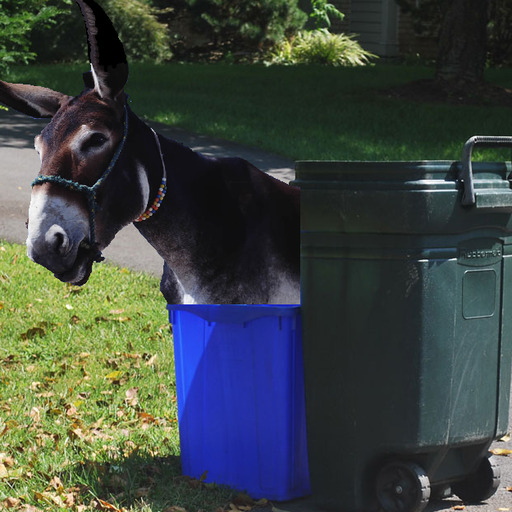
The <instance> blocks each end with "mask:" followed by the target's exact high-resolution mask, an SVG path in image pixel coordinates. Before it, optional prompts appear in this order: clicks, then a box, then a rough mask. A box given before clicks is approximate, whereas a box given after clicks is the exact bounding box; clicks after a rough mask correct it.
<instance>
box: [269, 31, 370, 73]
mask: <svg viewBox="0 0 512 512" xmlns="http://www.w3.org/2000/svg"><path fill="white" fill-rule="evenodd" d="M372 58H376V56H375V55H373V54H372V53H370V52H368V51H366V50H364V49H363V48H362V47H361V46H360V45H359V43H358V42H357V41H356V40H355V36H353V35H346V34H331V33H330V32H329V31H328V30H327V29H318V30H312V31H304V32H300V33H299V34H298V35H297V36H296V37H295V38H294V39H291V40H285V41H283V42H282V43H280V44H279V45H278V46H277V47H276V49H275V50H274V51H273V52H272V54H271V63H272V64H323V65H329V66H364V65H366V64H368V63H369V62H370V59H372Z"/></svg>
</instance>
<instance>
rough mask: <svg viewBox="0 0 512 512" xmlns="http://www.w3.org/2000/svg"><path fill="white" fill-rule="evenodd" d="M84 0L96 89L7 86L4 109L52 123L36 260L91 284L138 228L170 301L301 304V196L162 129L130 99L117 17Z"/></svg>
mask: <svg viewBox="0 0 512 512" xmlns="http://www.w3.org/2000/svg"><path fill="white" fill-rule="evenodd" d="M75 1H76V3H77V4H78V5H79V7H80V9H81V12H82V15H83V17H84V20H85V26H86V32H87V36H88V43H89V60H90V63H91V71H90V72H87V73H85V74H84V86H85V87H84V91H83V92H82V93H81V94H80V95H79V96H76V97H70V96H67V95H65V94H62V93H59V92H56V91H52V90H49V89H46V88H43V87H38V86H32V85H25V84H10V83H7V82H3V81H0V102H2V103H4V104H6V105H8V106H10V107H12V108H14V109H16V110H19V111H20V112H22V113H25V114H27V115H30V116H32V117H50V118H51V121H50V122H49V124H48V125H47V126H46V127H45V129H44V130H43V131H42V133H41V135H39V136H38V137H36V144H35V145H36V149H37V150H38V152H39V154H40V158H41V169H40V173H39V175H38V177H37V178H36V180H35V181H34V183H33V190H32V197H31V203H30V209H29V223H28V228H29V230H28V238H27V252H28V255H29V257H30V258H31V259H33V260H34V261H36V262H38V263H40V264H41V265H43V266H45V267H46V268H48V269H49V270H50V271H52V272H53V273H54V274H55V276H56V277H57V278H59V279H61V280H62V281H66V282H71V283H74V284H78V285H82V284H85V283H86V282H87V280H88V278H89V275H90V273H91V271H92V266H93V262H94V261H100V260H101V259H102V258H101V251H102V250H103V249H104V248H105V247H107V246H108V244H109V243H110V242H111V241H112V240H113V238H114V237H115V235H116V233H117V232H118V231H119V230H120V229H122V228H123V227H124V226H126V225H128V224H130V223H132V222H135V221H136V222H135V226H136V228H137V229H138V230H139V232H140V233H141V234H142V236H144V237H145V238H146V239H147V240H148V242H149V243H150V244H151V245H152V246H153V247H154V248H155V249H156V251H157V252H158V253H159V254H160V256H161V257H162V258H163V259H164V268H163V275H162V280H161V291H162V293H163V295H164V297H165V299H166V300H167V301H168V302H169V303H171V304H178V303H215V304H226V303H246V304H265V303H298V302H299V288H300V286H299V274H300V271H299V191H298V189H297V188H295V187H292V186H290V185H287V184H285V183H283V182H280V181H279V180H277V179H275V178H273V177H271V176H269V175H267V174H265V173H263V172H262V171H260V170H258V169H257V168H256V167H254V166H253V165H251V164H250V163H249V162H247V161H245V160H243V159H240V158H212V157H206V156H204V155H202V154H200V153H197V152H194V151H193V150H191V149H190V148H188V147H186V146H184V145H182V144H180V143H178V142H175V141H173V140H170V139H167V138H165V137H163V136H162V135H159V134H156V133H155V132H154V131H153V130H152V129H151V128H150V127H149V126H147V125H146V124H145V123H144V122H143V121H142V120H141V119H139V118H138V117H137V116H136V115H135V114H134V113H133V111H132V110H131V109H130V107H129V106H128V104H127V96H126V94H125V92H124V86H125V84H126V81H127V79H128V64H127V60H126V56H125V53H124V49H123V45H122V43H121V42H120V40H119V38H118V36H117V33H116V31H115V29H114V27H113V25H112V23H111V21H110V20H109V18H108V16H107V15H106V13H105V12H104V11H103V9H102V8H101V7H100V6H99V5H98V4H97V3H96V2H95V1H93V0H75Z"/></svg>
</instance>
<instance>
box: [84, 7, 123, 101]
mask: <svg viewBox="0 0 512 512" xmlns="http://www.w3.org/2000/svg"><path fill="white" fill-rule="evenodd" d="M76 3H77V4H78V6H79V7H80V10H81V11H82V16H83V17H84V20H85V28H86V30H87V40H88V43H89V61H90V62H91V68H92V74H93V77H94V85H95V89H96V90H97V91H98V93H99V95H100V96H101V97H102V98H110V99H115V98H116V97H118V96H119V94H120V93H121V92H122V90H123V87H124V86H125V84H126V81H127V80H128V63H127V61H126V54H125V53H124V48H123V45H122V43H121V41H120V40H119V37H118V36H117V32H116V30H115V29H114V26H113V25H112V22H111V21H110V19H109V17H108V16H107V15H106V13H105V11H104V10H103V9H102V8H101V7H100V6H99V5H98V4H97V3H96V2H95V1H94V0H76Z"/></svg>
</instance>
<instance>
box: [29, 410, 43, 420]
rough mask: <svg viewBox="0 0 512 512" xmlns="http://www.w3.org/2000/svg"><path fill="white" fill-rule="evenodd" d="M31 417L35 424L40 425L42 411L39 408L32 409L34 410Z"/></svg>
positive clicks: (31, 411)
mask: <svg viewBox="0 0 512 512" xmlns="http://www.w3.org/2000/svg"><path fill="white" fill-rule="evenodd" d="M30 417H31V418H32V421H33V422H34V423H39V422H40V421H41V411H40V410H39V408H38V407H32V409H30Z"/></svg>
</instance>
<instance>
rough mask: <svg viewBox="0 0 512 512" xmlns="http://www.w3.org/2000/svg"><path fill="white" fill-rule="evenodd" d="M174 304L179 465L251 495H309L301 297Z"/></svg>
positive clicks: (283, 497) (189, 472)
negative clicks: (292, 302)
mask: <svg viewBox="0 0 512 512" xmlns="http://www.w3.org/2000/svg"><path fill="white" fill-rule="evenodd" d="M168 309H169V314H170V321H171V323H172V324H173V337H174V354H175V367H176V391H177V398H178V421H179V428H180V447H181V463H182V470H183V473H184V474H185V475H188V476H192V477H195V478H198V479H200V478H201V479H203V480H204V481H205V482H207V483H208V482H215V483H218V484H224V485H229V486H231V487H234V488H236V489H239V490H240V491H245V492H247V493H248V494H250V495H251V496H252V497H254V498H268V499H273V500H280V501H282V500H289V499H292V498H297V497H302V496H306V495H308V494H310V486H309V474H308V461H307V447H306V417H305V408H304V407H305V406H304V380H303V369H302V343H301V316H300V306H285V305H283V306H267V305H231V304H229V305H195V304H194V305H169V306H168Z"/></svg>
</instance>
